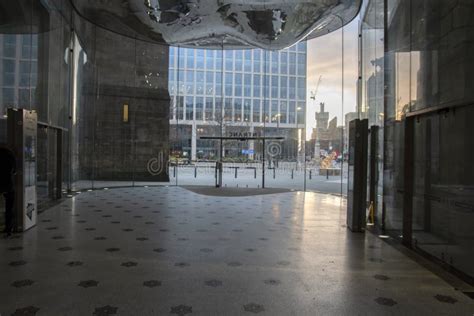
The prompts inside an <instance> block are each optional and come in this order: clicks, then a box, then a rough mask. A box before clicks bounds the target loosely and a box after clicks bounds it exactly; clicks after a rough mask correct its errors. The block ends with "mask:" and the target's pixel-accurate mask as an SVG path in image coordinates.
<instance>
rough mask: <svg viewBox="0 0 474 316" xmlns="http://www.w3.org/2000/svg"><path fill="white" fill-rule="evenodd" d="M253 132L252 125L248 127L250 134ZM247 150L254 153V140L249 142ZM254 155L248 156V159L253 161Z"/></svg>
mask: <svg viewBox="0 0 474 316" xmlns="http://www.w3.org/2000/svg"><path fill="white" fill-rule="evenodd" d="M253 132H254V127H253V125H250V134H251V135H253ZM249 150H251V151H254V150H255V141H254V140H249ZM254 156H255V154H249V159H252V160H253V159H254Z"/></svg>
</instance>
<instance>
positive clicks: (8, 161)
mask: <svg viewBox="0 0 474 316" xmlns="http://www.w3.org/2000/svg"><path fill="white" fill-rule="evenodd" d="M15 172H16V161H15V156H14V155H13V152H12V151H11V150H9V149H7V148H0V192H11V191H13V175H14V174H15Z"/></svg>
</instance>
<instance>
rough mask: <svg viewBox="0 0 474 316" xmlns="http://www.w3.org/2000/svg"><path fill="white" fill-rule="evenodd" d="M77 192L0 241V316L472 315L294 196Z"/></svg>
mask: <svg viewBox="0 0 474 316" xmlns="http://www.w3.org/2000/svg"><path fill="white" fill-rule="evenodd" d="M196 192H197V191H196V190H195V192H192V191H189V190H187V189H185V188H181V187H153V188H151V187H149V188H146V187H144V188H117V189H110V190H97V191H92V192H84V193H82V194H78V195H76V196H75V197H73V198H70V199H67V200H65V201H63V202H62V203H61V204H59V205H57V206H55V207H53V208H51V209H48V210H46V211H45V212H43V213H41V214H40V215H39V219H38V225H37V227H35V228H33V229H31V230H30V231H28V232H26V233H24V234H21V235H18V236H16V237H15V238H13V239H2V240H0V267H1V273H0V315H2V316H6V315H168V314H171V315H190V314H192V315H245V314H249V315H252V314H259V315H473V313H474V300H472V299H470V298H469V297H467V296H466V295H464V294H463V293H462V292H460V291H456V290H455V289H454V288H453V286H450V285H449V284H448V283H446V282H445V281H443V280H442V279H440V278H439V277H438V276H436V275H435V274H433V273H432V272H430V271H428V270H427V269H425V268H424V267H422V266H421V265H420V264H418V263H416V262H415V261H413V260H412V259H410V258H408V257H406V256H405V255H404V254H402V253H401V252H399V251H398V250H396V249H395V248H393V247H392V246H390V245H389V244H387V243H386V242H384V241H383V240H382V239H379V238H378V237H377V236H375V235H373V234H371V233H366V234H357V233H351V232H349V231H348V230H347V228H346V226H345V205H344V204H343V203H342V202H341V199H340V198H339V197H336V196H332V195H324V194H317V193H303V192H286V193H276V194H263V195H248V196H212V195H208V194H206V195H204V194H199V193H196Z"/></svg>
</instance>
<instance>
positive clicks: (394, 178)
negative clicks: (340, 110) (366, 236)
mask: <svg viewBox="0 0 474 316" xmlns="http://www.w3.org/2000/svg"><path fill="white" fill-rule="evenodd" d="M386 4H387V6H386V7H384V1H379V0H374V1H368V3H367V7H366V8H365V15H364V18H363V22H362V26H361V34H362V59H361V68H362V70H361V73H362V87H363V88H362V98H361V102H360V109H359V110H360V113H361V115H365V116H366V117H368V118H369V122H370V123H371V124H376V125H379V126H380V127H382V128H383V147H382V142H379V146H378V147H379V152H380V153H383V155H380V157H383V158H384V160H383V161H384V162H383V191H382V195H383V204H382V205H380V203H379V204H378V205H379V206H378V215H379V221H378V225H379V226H380V227H381V228H382V229H385V231H386V232H387V233H388V234H390V235H391V236H393V237H395V238H401V239H402V241H403V242H405V244H407V245H409V246H413V247H415V248H416V249H419V250H420V251H422V252H425V253H427V254H429V255H431V256H433V257H435V258H437V259H439V260H441V261H442V262H444V263H446V264H447V265H448V266H450V267H451V268H454V269H455V270H457V271H459V272H461V273H462V274H463V275H464V276H467V277H468V278H473V277H474V270H473V267H474V255H473V254H474V231H473V230H472V227H473V225H474V200H473V197H474V191H473V190H474V182H473V181H474V180H473V179H474V167H473V164H472V161H473V151H472V145H473V144H472V142H473V140H472V137H471V135H472V134H473V133H474V131H473V127H472V124H470V123H471V121H472V119H473V117H474V112H473V109H474V108H473V103H474V90H473V89H472V87H471V86H472V79H473V78H472V76H473V74H474V59H473V58H472V43H473V40H474V32H473V31H474V27H473V24H472V23H471V22H470V19H469V18H468V17H469V16H472V14H473V13H474V5H473V4H471V3H468V2H459V1H441V0H436V1H432V0H425V1H418V0H416V1H415V0H401V1H400V0H388V1H386ZM383 38H384V41H381V39H383ZM383 44H384V45H385V47H383V46H382V45H383ZM382 74H383V75H382ZM381 87H385V91H384V92H383V90H382V88H381ZM382 93H383V94H382ZM379 96H383V97H384V98H385V100H383V99H382V98H380V97H379ZM382 105H383V106H382ZM374 107H375V109H376V110H373V108H374ZM382 109H383V110H382ZM374 114H375V115H374ZM379 118H380V119H379ZM382 149H383V151H382Z"/></svg>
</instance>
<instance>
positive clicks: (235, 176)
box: [234, 167, 237, 179]
mask: <svg viewBox="0 0 474 316" xmlns="http://www.w3.org/2000/svg"><path fill="white" fill-rule="evenodd" d="M234 178H236V179H237V167H236V168H235V175H234Z"/></svg>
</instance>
